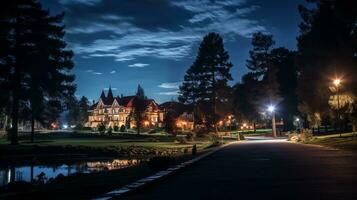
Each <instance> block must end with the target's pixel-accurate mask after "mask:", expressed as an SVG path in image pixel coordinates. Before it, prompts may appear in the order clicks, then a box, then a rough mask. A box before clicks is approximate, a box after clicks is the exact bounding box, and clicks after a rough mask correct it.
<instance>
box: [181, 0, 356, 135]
mask: <svg viewBox="0 0 357 200" xmlns="http://www.w3.org/2000/svg"><path fill="white" fill-rule="evenodd" d="M308 2H309V3H310V4H313V6H311V7H310V5H309V7H304V6H302V5H300V6H299V8H298V9H299V13H300V15H301V18H302V22H301V23H300V25H299V29H300V35H299V36H298V38H297V50H296V51H291V50H289V49H286V48H284V47H275V46H274V44H275V42H274V39H273V36H272V35H270V34H266V33H261V32H258V33H255V34H253V36H252V49H251V50H250V51H249V58H248V60H247V61H246V67H247V68H248V70H249V72H248V73H247V74H244V75H243V76H242V80H241V81H240V82H238V83H236V84H235V85H234V86H233V87H230V86H229V85H228V84H227V83H228V81H230V80H232V77H231V74H230V72H229V71H230V68H231V67H232V64H231V63H230V62H229V55H228V53H227V51H226V50H225V49H224V46H223V39H222V38H221V37H220V36H219V35H218V34H217V33H209V34H208V35H207V36H205V37H204V38H203V41H202V43H201V45H200V47H199V51H198V55H197V57H196V60H195V61H194V63H193V64H192V66H191V67H190V68H189V69H188V70H187V72H186V75H185V77H184V81H183V83H182V85H181V87H180V96H179V100H180V101H181V102H183V103H185V104H190V105H194V107H195V110H194V116H195V123H196V124H198V125H201V126H204V127H206V128H207V129H209V130H216V129H217V125H218V122H219V120H221V119H223V118H224V117H225V116H227V115H228V114H231V113H233V114H234V115H235V116H236V118H237V119H238V120H239V121H248V122H250V123H252V124H255V123H259V122H262V121H264V120H265V118H266V117H267V116H266V114H265V111H266V108H267V106H268V105H275V106H276V108H277V111H276V114H277V115H278V117H279V118H282V119H283V121H284V129H285V130H292V129H293V128H294V126H293V121H294V120H295V119H296V118H297V117H299V118H301V119H303V121H304V126H305V127H308V128H314V127H319V126H321V125H324V126H326V127H327V126H335V127H339V128H346V127H347V126H348V124H352V126H353V129H354V130H356V127H357V126H356V124H357V102H356V100H357V98H356V94H357V62H356V61H357V60H356V59H357V56H356V55H357V5H356V4H357V3H356V2H355V1H352V0H346V1H337V0H330V1H322V0H321V1H318V0H316V1H308ZM336 79H338V80H340V81H341V84H340V85H334V84H333V81H334V80H336Z"/></svg>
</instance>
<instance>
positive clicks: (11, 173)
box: [0, 159, 141, 186]
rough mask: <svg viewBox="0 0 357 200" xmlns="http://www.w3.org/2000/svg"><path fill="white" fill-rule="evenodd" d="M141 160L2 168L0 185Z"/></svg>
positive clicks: (46, 179)
mask: <svg viewBox="0 0 357 200" xmlns="http://www.w3.org/2000/svg"><path fill="white" fill-rule="evenodd" d="M140 161H141V160H138V159H131V160H119V159H115V160H110V161H90V162H81V163H76V164H71V165H67V164H61V165H51V166H48V165H28V166H17V167H8V168H5V169H0V186H4V185H6V184H8V183H10V182H14V181H27V182H44V183H46V182H47V181H48V180H49V179H51V178H56V177H57V176H58V175H59V174H62V175H64V176H69V175H71V174H75V173H93V172H99V171H103V170H113V169H122V168H126V167H129V166H134V165H138V164H139V163H140Z"/></svg>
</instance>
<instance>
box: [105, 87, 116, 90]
mask: <svg viewBox="0 0 357 200" xmlns="http://www.w3.org/2000/svg"><path fill="white" fill-rule="evenodd" d="M110 88H111V89H112V90H118V88H115V87H110ZM103 90H109V88H103Z"/></svg>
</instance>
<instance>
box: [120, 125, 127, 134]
mask: <svg viewBox="0 0 357 200" xmlns="http://www.w3.org/2000/svg"><path fill="white" fill-rule="evenodd" d="M125 129H126V128H125V126H124V125H121V126H120V132H122V133H123V132H125Z"/></svg>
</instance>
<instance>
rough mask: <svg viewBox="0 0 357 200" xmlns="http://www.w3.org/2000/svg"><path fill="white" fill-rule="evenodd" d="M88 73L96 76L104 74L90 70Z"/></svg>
mask: <svg viewBox="0 0 357 200" xmlns="http://www.w3.org/2000/svg"><path fill="white" fill-rule="evenodd" d="M86 72H87V73H90V74H94V75H102V74H103V73H102V72H97V71H94V70H93V69H88V70H86Z"/></svg>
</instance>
